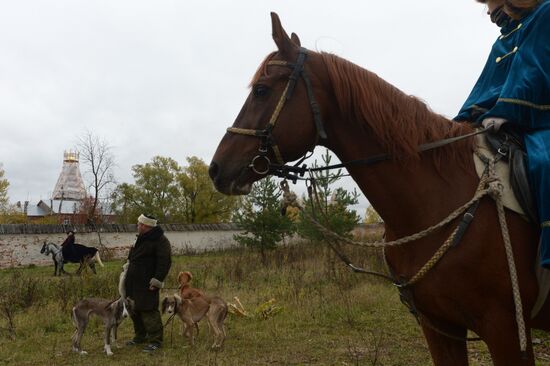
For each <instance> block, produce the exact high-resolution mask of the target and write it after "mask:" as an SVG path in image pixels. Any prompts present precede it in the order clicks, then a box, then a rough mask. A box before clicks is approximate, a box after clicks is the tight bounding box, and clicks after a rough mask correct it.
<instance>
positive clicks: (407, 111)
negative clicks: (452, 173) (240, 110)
mask: <svg viewBox="0 0 550 366" xmlns="http://www.w3.org/2000/svg"><path fill="white" fill-rule="evenodd" d="M275 55H276V52H272V53H270V54H269V55H267V56H266V57H265V59H264V60H263V61H262V63H261V64H260V66H259V67H258V69H257V70H256V72H255V73H254V76H253V77H252V81H251V82H250V86H253V85H254V84H255V83H256V82H257V81H258V79H259V78H260V77H261V76H264V75H267V74H268V62H269V61H270V60H271V59H273V57H274V56H275ZM320 56H321V57H322V60H323V62H324V64H325V66H326V71H327V74H328V76H329V78H330V80H331V83H332V86H333V91H334V95H335V97H336V103H337V104H338V107H339V109H340V111H341V112H342V114H343V115H344V119H346V120H349V121H352V122H354V123H359V124H360V127H361V128H364V129H368V130H369V132H370V133H373V134H374V135H375V136H376V138H377V139H378V141H379V142H380V144H381V145H382V147H383V148H384V149H385V152H386V153H389V154H390V155H391V156H392V157H393V158H394V159H395V160H397V161H404V162H406V161H410V160H411V159H413V160H418V159H420V154H419V152H418V146H420V145H422V144H425V143H429V142H435V141H438V140H443V139H446V138H450V137H456V136H460V135H464V134H467V133H469V132H472V127H471V126H470V125H469V124H467V123H457V122H451V121H450V120H449V119H447V118H445V117H444V116H442V115H440V114H437V113H435V112H433V111H432V110H431V109H430V108H429V107H428V106H427V105H426V103H424V102H423V101H421V100H420V99H418V98H417V97H415V96H412V95H407V94H405V93H403V92H402V91H401V90H399V89H398V88H396V87H395V86H393V85H392V84H390V83H388V82H387V81H385V80H384V79H382V78H380V77H379V76H378V75H376V74H375V73H373V72H371V71H368V70H366V69H363V68H362V67H360V66H358V65H356V64H354V63H352V62H350V61H348V60H345V59H343V58H341V57H339V56H336V55H334V54H331V53H326V52H321V53H320ZM473 148H474V139H473V138H469V139H464V140H461V141H458V142H455V143H452V144H449V145H446V146H443V147H440V148H438V149H436V150H434V151H433V152H432V153H431V156H432V158H433V159H434V163H435V165H436V166H437V167H440V166H441V163H442V162H443V161H447V160H453V161H455V162H456V163H458V165H459V166H461V167H466V166H467V164H468V163H469V162H471V159H472V150H473Z"/></svg>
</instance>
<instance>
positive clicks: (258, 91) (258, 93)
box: [253, 84, 269, 97]
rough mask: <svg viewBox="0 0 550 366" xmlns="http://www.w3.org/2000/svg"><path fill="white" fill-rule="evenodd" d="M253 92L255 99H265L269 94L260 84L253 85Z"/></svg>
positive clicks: (265, 87) (267, 89) (266, 88)
mask: <svg viewBox="0 0 550 366" xmlns="http://www.w3.org/2000/svg"><path fill="white" fill-rule="evenodd" d="M253 92H254V96H255V97H265V96H266V95H267V93H269V88H268V87H267V86H265V85H262V84H258V85H254V91H253Z"/></svg>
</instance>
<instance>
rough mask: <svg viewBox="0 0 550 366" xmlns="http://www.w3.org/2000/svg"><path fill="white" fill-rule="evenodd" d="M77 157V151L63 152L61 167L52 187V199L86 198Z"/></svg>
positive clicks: (77, 199) (76, 199)
mask: <svg viewBox="0 0 550 366" xmlns="http://www.w3.org/2000/svg"><path fill="white" fill-rule="evenodd" d="M79 157H80V154H79V153H78V152H77V151H65V152H64V153H63V169H62V170H61V174H59V178H58V179H57V183H56V184H55V188H54V189H53V193H52V199H54V200H65V201H67V200H68V201H80V200H83V199H85V198H86V188H85V187H84V181H83V180H82V175H81V174H80V167H79V164H78V158H79Z"/></svg>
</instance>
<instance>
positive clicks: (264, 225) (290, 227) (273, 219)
mask: <svg viewBox="0 0 550 366" xmlns="http://www.w3.org/2000/svg"><path fill="white" fill-rule="evenodd" d="M281 195H282V192H281V189H280V188H279V186H278V185H277V183H276V182H275V180H274V179H273V178H272V177H270V176H268V177H266V178H264V179H262V180H260V181H258V182H256V183H255V184H254V186H253V187H252V191H251V192H250V194H248V196H246V197H245V198H244V199H243V203H242V206H241V208H240V209H239V210H238V211H237V212H236V214H235V217H234V218H235V222H236V223H237V224H238V225H239V226H240V227H241V228H242V229H243V230H244V233H242V234H238V235H234V239H235V240H236V241H238V242H239V243H241V244H242V245H245V246H248V247H250V248H254V249H258V250H259V251H260V253H261V256H262V263H263V264H264V265H265V264H266V251H267V250H270V249H273V248H275V247H276V246H277V243H279V242H280V241H281V240H283V239H284V237H285V236H289V235H291V234H292V233H294V231H295V226H294V224H293V222H292V221H291V220H290V219H289V218H288V217H286V216H282V215H281V212H280V204H279V198H280V197H281Z"/></svg>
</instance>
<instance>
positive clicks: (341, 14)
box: [0, 0, 497, 207]
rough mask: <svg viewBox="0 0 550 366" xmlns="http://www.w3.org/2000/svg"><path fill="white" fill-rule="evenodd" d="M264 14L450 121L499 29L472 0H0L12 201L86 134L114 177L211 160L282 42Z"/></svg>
mask: <svg viewBox="0 0 550 366" xmlns="http://www.w3.org/2000/svg"><path fill="white" fill-rule="evenodd" d="M270 11H276V12H278V14H279V15H280V17H281V20H282V22H283V25H284V26H285V28H286V29H287V30H288V31H294V32H296V33H298V35H299V36H300V38H301V40H302V44H303V45H304V46H306V47H308V48H311V49H321V50H328V51H333V52H336V53H338V54H339V55H340V56H342V57H345V58H347V59H349V60H351V61H353V62H355V63H357V64H359V65H361V66H363V67H366V68H368V69H370V70H372V71H374V72H376V73H377V74H379V75H380V76H382V77H383V78H385V79H386V80H388V81H389V82H391V83H393V84H395V85H396V86H397V87H399V88H401V89H402V90H404V91H405V92H407V93H409V94H414V95H416V96H418V97H420V98H421V99H423V100H425V101H426V102H427V103H428V104H429V105H430V106H431V107H432V109H434V110H435V111H437V112H439V113H442V114H445V115H447V116H449V117H451V116H453V115H454V114H455V112H456V111H457V110H458V109H459V107H460V106H461V104H462V102H463V100H464V99H465V97H466V95H467V94H468V92H469V90H470V88H471V87H472V85H473V83H474V81H475V79H476V78H477V76H478V75H479V73H480V71H481V67H482V65H483V63H484V62H485V57H486V52H488V48H489V46H490V44H491V43H492V41H493V39H494V38H495V37H496V35H497V29H496V27H494V26H493V25H492V24H490V22H489V21H488V19H487V16H486V15H485V13H484V9H483V6H482V5H480V4H478V3H476V2H475V1H473V0H471V1H452V2H451V1H441V0H426V1H423V2H421V3H419V2H411V1H408V0H398V1H391V2H390V1H385V2H381V1H371V0H367V1H343V2H342V1H340V2H335V1H330V2H329V1H313V0H307V1H299V2H296V1H290V0H267V1H257V0H256V1H254V0H246V1H242V0H240V1H231V2H229V1H221V0H217V1H208V2H201V1H175V0H172V1H135V0H132V1H130V0H120V1H107V0H104V1H78V0H57V1H48V2H44V1H40V0H21V1H10V2H2V3H0V54H1V55H2V57H1V58H0V162H2V163H3V164H4V169H5V171H6V177H7V178H8V179H9V181H10V183H11V185H10V190H9V195H10V198H11V200H12V201H16V200H26V199H31V200H37V199H39V198H49V194H50V193H51V191H52V189H53V187H54V185H55V182H56V180H57V176H58V174H59V172H60V169H61V164H62V157H63V155H62V154H63V151H64V150H66V149H69V148H72V147H74V146H75V141H76V137H77V136H79V135H81V134H82V133H83V132H84V131H85V130H90V131H93V132H94V133H95V134H97V135H99V136H102V137H103V138H105V139H106V140H107V141H109V143H110V144H111V145H113V146H114V153H115V156H116V160H117V171H116V176H117V178H118V180H119V181H132V178H131V166H132V165H134V164H139V163H144V162H147V161H150V159H151V158H152V157H153V156H155V155H164V156H170V157H173V158H174V159H176V160H178V161H179V162H180V163H181V164H184V163H185V157H187V156H191V155H196V156H198V157H200V158H202V159H204V160H205V161H206V162H209V161H210V157H211V155H212V154H213V152H214V150H215V147H216V146H217V144H218V142H219V140H220V138H221V136H222V135H223V133H224V131H225V128H226V127H227V126H228V125H230V124H231V123H232V121H233V119H234V118H235V116H236V115H237V113H238V111H239V109H240V107H241V105H242V103H243V101H244V99H245V97H246V94H247V93H248V89H247V84H248V82H249V80H250V78H251V76H252V74H253V73H254V71H255V69H256V68H257V66H258V64H259V63H260V61H261V60H262V59H263V58H264V57H265V55H266V54H267V53H269V52H270V51H272V50H274V48H275V46H274V44H273V41H272V40H271V23H270V18H269V12H270ZM346 184H347V185H348V186H349V187H352V183H350V182H348V183H346ZM365 205H366V200H364V199H363V200H362V203H361V205H360V206H361V207H364V206H365Z"/></svg>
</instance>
